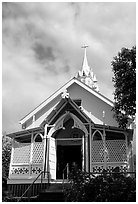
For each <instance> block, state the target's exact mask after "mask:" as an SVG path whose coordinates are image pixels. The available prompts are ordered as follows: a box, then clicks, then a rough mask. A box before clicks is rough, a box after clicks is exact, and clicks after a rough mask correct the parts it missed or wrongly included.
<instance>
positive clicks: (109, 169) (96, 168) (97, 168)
mask: <svg viewBox="0 0 138 204" xmlns="http://www.w3.org/2000/svg"><path fill="white" fill-rule="evenodd" d="M115 167H119V171H120V172H127V166H125V165H120V166H119V165H116V166H115V165H113V166H112V165H108V166H107V168H106V170H107V172H109V173H110V172H113V171H114V169H115ZM103 170H104V167H103V165H99V166H96V165H95V166H93V167H92V172H94V173H102V172H103Z"/></svg>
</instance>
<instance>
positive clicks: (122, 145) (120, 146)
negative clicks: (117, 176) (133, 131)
mask: <svg viewBox="0 0 138 204" xmlns="http://www.w3.org/2000/svg"><path fill="white" fill-rule="evenodd" d="M106 148H107V162H124V161H127V155H126V142H125V140H106Z"/></svg>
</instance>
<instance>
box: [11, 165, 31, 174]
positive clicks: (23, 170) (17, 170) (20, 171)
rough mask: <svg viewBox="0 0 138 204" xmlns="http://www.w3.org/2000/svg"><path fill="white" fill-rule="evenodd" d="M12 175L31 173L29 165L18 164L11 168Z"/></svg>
mask: <svg viewBox="0 0 138 204" xmlns="http://www.w3.org/2000/svg"><path fill="white" fill-rule="evenodd" d="M11 174H12V175H19V176H26V175H27V176H28V175H29V167H28V166H17V167H12V168H11Z"/></svg>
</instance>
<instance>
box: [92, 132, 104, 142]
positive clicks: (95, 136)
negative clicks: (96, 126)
mask: <svg viewBox="0 0 138 204" xmlns="http://www.w3.org/2000/svg"><path fill="white" fill-rule="evenodd" d="M96 140H102V133H101V132H100V131H99V130H96V131H95V132H94V133H93V141H96Z"/></svg>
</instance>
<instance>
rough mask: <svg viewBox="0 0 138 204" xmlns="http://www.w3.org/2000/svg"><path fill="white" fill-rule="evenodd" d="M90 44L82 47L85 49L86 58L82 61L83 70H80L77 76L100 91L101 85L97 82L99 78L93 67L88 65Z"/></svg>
mask: <svg viewBox="0 0 138 204" xmlns="http://www.w3.org/2000/svg"><path fill="white" fill-rule="evenodd" d="M87 47H88V45H83V46H82V48H83V49H84V58H83V62H82V68H81V70H79V71H78V73H77V77H76V78H78V79H79V80H80V81H82V82H83V83H85V84H86V85H88V86H89V87H91V88H92V89H94V90H96V91H98V92H99V87H98V84H97V79H96V75H95V74H94V73H93V70H92V68H91V67H89V65H88V60H87V53H86V49H87Z"/></svg>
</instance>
